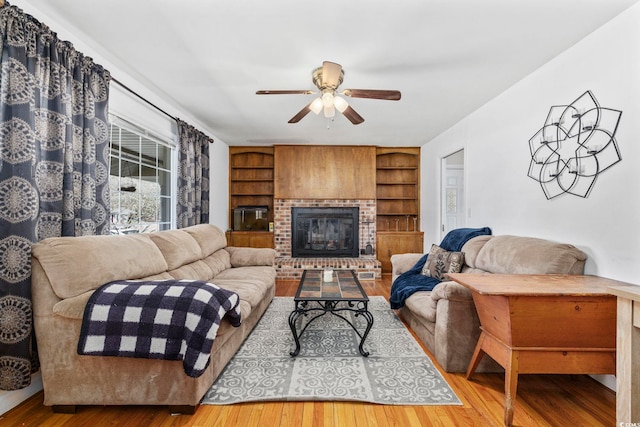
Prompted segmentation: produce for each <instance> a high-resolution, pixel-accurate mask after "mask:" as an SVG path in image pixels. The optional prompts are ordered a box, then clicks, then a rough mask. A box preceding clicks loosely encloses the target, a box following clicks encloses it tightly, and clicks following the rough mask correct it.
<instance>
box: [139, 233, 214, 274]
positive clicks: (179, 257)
mask: <svg viewBox="0 0 640 427" xmlns="http://www.w3.org/2000/svg"><path fill="white" fill-rule="evenodd" d="M148 236H149V238H150V239H151V240H153V242H154V243H155V244H156V246H158V249H160V252H162V255H163V256H164V259H165V261H166V262H167V266H168V270H175V269H176V268H178V267H180V266H182V265H184V264H189V263H191V262H194V261H197V260H199V259H200V258H201V257H202V248H201V247H200V245H199V244H198V242H197V241H196V239H194V238H193V237H192V236H191V234H189V233H187V232H184V231H182V230H165V231H156V232H155V233H149V234H148Z"/></svg>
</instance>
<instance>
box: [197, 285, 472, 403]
mask: <svg viewBox="0 0 640 427" xmlns="http://www.w3.org/2000/svg"><path fill="white" fill-rule="evenodd" d="M293 308H294V303H293V298H291V297H276V298H275V299H274V300H273V302H272V303H271V305H270V306H269V308H268V309H267V311H266V312H265V314H264V316H263V317H262V319H261V320H260V322H259V323H258V325H257V326H256V327H255V329H254V330H253V331H252V332H251V335H249V337H248V338H247V340H246V341H245V342H244V344H243V345H242V347H241V348H240V349H239V350H238V353H237V354H236V355H235V356H234V357H233V359H231V361H230V362H229V364H228V365H227V367H226V368H225V370H224V372H223V373H222V374H221V375H220V377H219V378H218V380H217V381H216V383H215V384H214V385H213V386H212V387H211V389H210V390H209V391H208V392H207V394H206V396H205V397H204V398H203V400H202V403H203V404H207V405H224V404H230V403H240V402H251V401H274V400H286V401H301V400H316V401H318V400H324V401H338V400H348V401H361V402H371V403H380V404H385V405H461V402H460V400H459V399H458V397H457V396H456V395H455V393H454V392H453V390H452V389H451V387H450V386H449V384H447V382H446V381H445V380H444V378H442V375H440V372H438V370H437V369H436V368H435V367H434V366H433V363H432V362H431V360H430V359H429V358H428V357H427V355H426V354H425V353H424V351H423V350H422V348H421V347H420V345H419V344H418V343H417V342H416V340H415V339H414V338H413V336H411V334H410V333H409V331H407V329H406V328H405V326H404V325H403V324H402V322H401V321H400V319H398V317H396V315H395V313H394V312H393V311H392V310H391V309H390V308H389V303H388V302H386V301H385V299H384V298H383V297H371V298H370V301H369V311H371V313H372V314H373V317H374V324H373V328H372V329H371V332H370V333H369V336H368V337H367V340H366V341H365V344H364V349H365V351H369V352H370V353H371V355H370V356H369V357H363V356H361V355H360V353H359V352H358V345H359V342H360V339H359V337H358V336H357V334H356V333H355V332H354V331H353V329H352V328H351V327H350V326H349V325H348V324H347V323H346V322H345V321H344V320H342V319H339V318H337V317H335V316H331V315H326V316H323V317H322V318H319V319H317V320H315V321H314V322H313V323H312V324H311V325H310V326H309V328H308V329H307V330H306V331H305V333H304V335H303V336H302V338H301V339H300V341H301V350H300V354H299V355H298V356H297V357H291V356H289V352H290V351H292V350H293V349H294V347H295V344H294V340H293V336H292V334H291V329H289V323H288V318H289V313H290V312H291V311H292V310H293ZM349 314H350V315H351V317H352V321H353V323H354V325H356V327H357V328H358V330H359V331H364V328H365V323H366V322H365V321H364V320H363V319H362V318H361V317H357V318H356V317H355V316H354V315H353V314H352V313H349ZM303 319H307V318H303ZM304 321H306V320H304Z"/></svg>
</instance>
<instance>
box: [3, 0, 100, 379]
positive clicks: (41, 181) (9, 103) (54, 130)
mask: <svg viewBox="0 0 640 427" xmlns="http://www.w3.org/2000/svg"><path fill="white" fill-rule="evenodd" d="M0 36H1V37H2V45H1V47H0V53H1V62H0V67H1V74H0V78H1V80H0V389H2V390H17V389H20V388H24V387H26V386H28V385H29V384H30V381H31V373H32V372H35V371H37V370H38V367H39V365H38V361H37V354H36V353H37V352H36V349H35V340H34V335H33V333H32V325H33V322H32V314H33V310H32V305H31V244H32V243H33V242H36V241H39V240H41V239H44V238H46V237H53V236H77V235H86V234H107V233H109V221H108V218H109V185H108V179H109V172H108V166H107V165H108V163H107V161H108V159H109V144H108V127H107V100H108V94H109V80H110V75H109V73H108V71H106V70H104V69H103V68H102V67H100V66H98V65H96V64H94V63H93V61H92V60H91V59H90V58H87V57H85V56H83V55H82V54H81V53H79V52H77V51H75V50H74V48H73V46H72V45H71V44H70V43H68V42H64V41H61V40H59V39H58V38H57V36H56V34H55V33H53V32H52V31H51V30H50V29H49V28H48V27H47V26H45V25H43V24H41V23H40V22H38V21H36V20H35V19H34V18H33V17H31V16H29V15H26V14H24V13H23V12H22V10H20V9H18V8H16V7H14V6H9V5H8V4H7V3H5V7H3V8H2V9H0Z"/></svg>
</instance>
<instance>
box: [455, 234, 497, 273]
mask: <svg viewBox="0 0 640 427" xmlns="http://www.w3.org/2000/svg"><path fill="white" fill-rule="evenodd" d="M493 238H494V236H493V235H486V236H477V237H474V238H472V239H470V240H469V241H468V242H467V243H465V244H464V246H462V249H461V250H462V252H464V263H465V265H467V266H468V267H471V268H475V266H476V258H478V254H479V253H480V250H481V249H482V248H483V247H484V245H485V244H486V243H487V242H488V241H489V240H491V239H493Z"/></svg>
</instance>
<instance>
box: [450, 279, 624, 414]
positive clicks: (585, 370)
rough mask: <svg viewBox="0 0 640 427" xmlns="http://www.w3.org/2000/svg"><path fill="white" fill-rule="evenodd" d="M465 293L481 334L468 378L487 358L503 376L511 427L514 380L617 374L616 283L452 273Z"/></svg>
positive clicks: (506, 409) (606, 280)
mask: <svg viewBox="0 0 640 427" xmlns="http://www.w3.org/2000/svg"><path fill="white" fill-rule="evenodd" d="M449 277H450V278H451V279H452V280H454V281H456V282H458V283H460V284H462V285H464V286H466V287H467V288H469V289H470V290H471V291H472V293H473V301H474V303H475V305H476V309H477V311H478V316H479V318H480V323H481V330H482V332H481V334H480V338H479V340H478V344H477V345H476V349H475V352H474V354H473V357H472V358H471V362H470V364H469V369H468V370H467V378H470V377H471V375H472V374H473V372H474V371H475V369H476V367H477V366H478V363H479V362H480V359H482V356H483V355H484V354H488V355H489V356H491V357H492V358H493V359H494V360H495V361H496V362H498V363H499V364H500V365H501V366H502V367H504V369H505V412H504V423H505V425H507V426H511V424H512V422H513V407H514V403H515V400H516V389H517V385H518V374H615V373H616V298H615V296H613V295H611V294H609V290H608V288H609V287H610V286H614V285H620V284H622V283H621V282H616V281H615V280H610V279H605V278H601V277H596V276H582V275H565V274H515V275H511V274H459V273H457V274H449Z"/></svg>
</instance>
